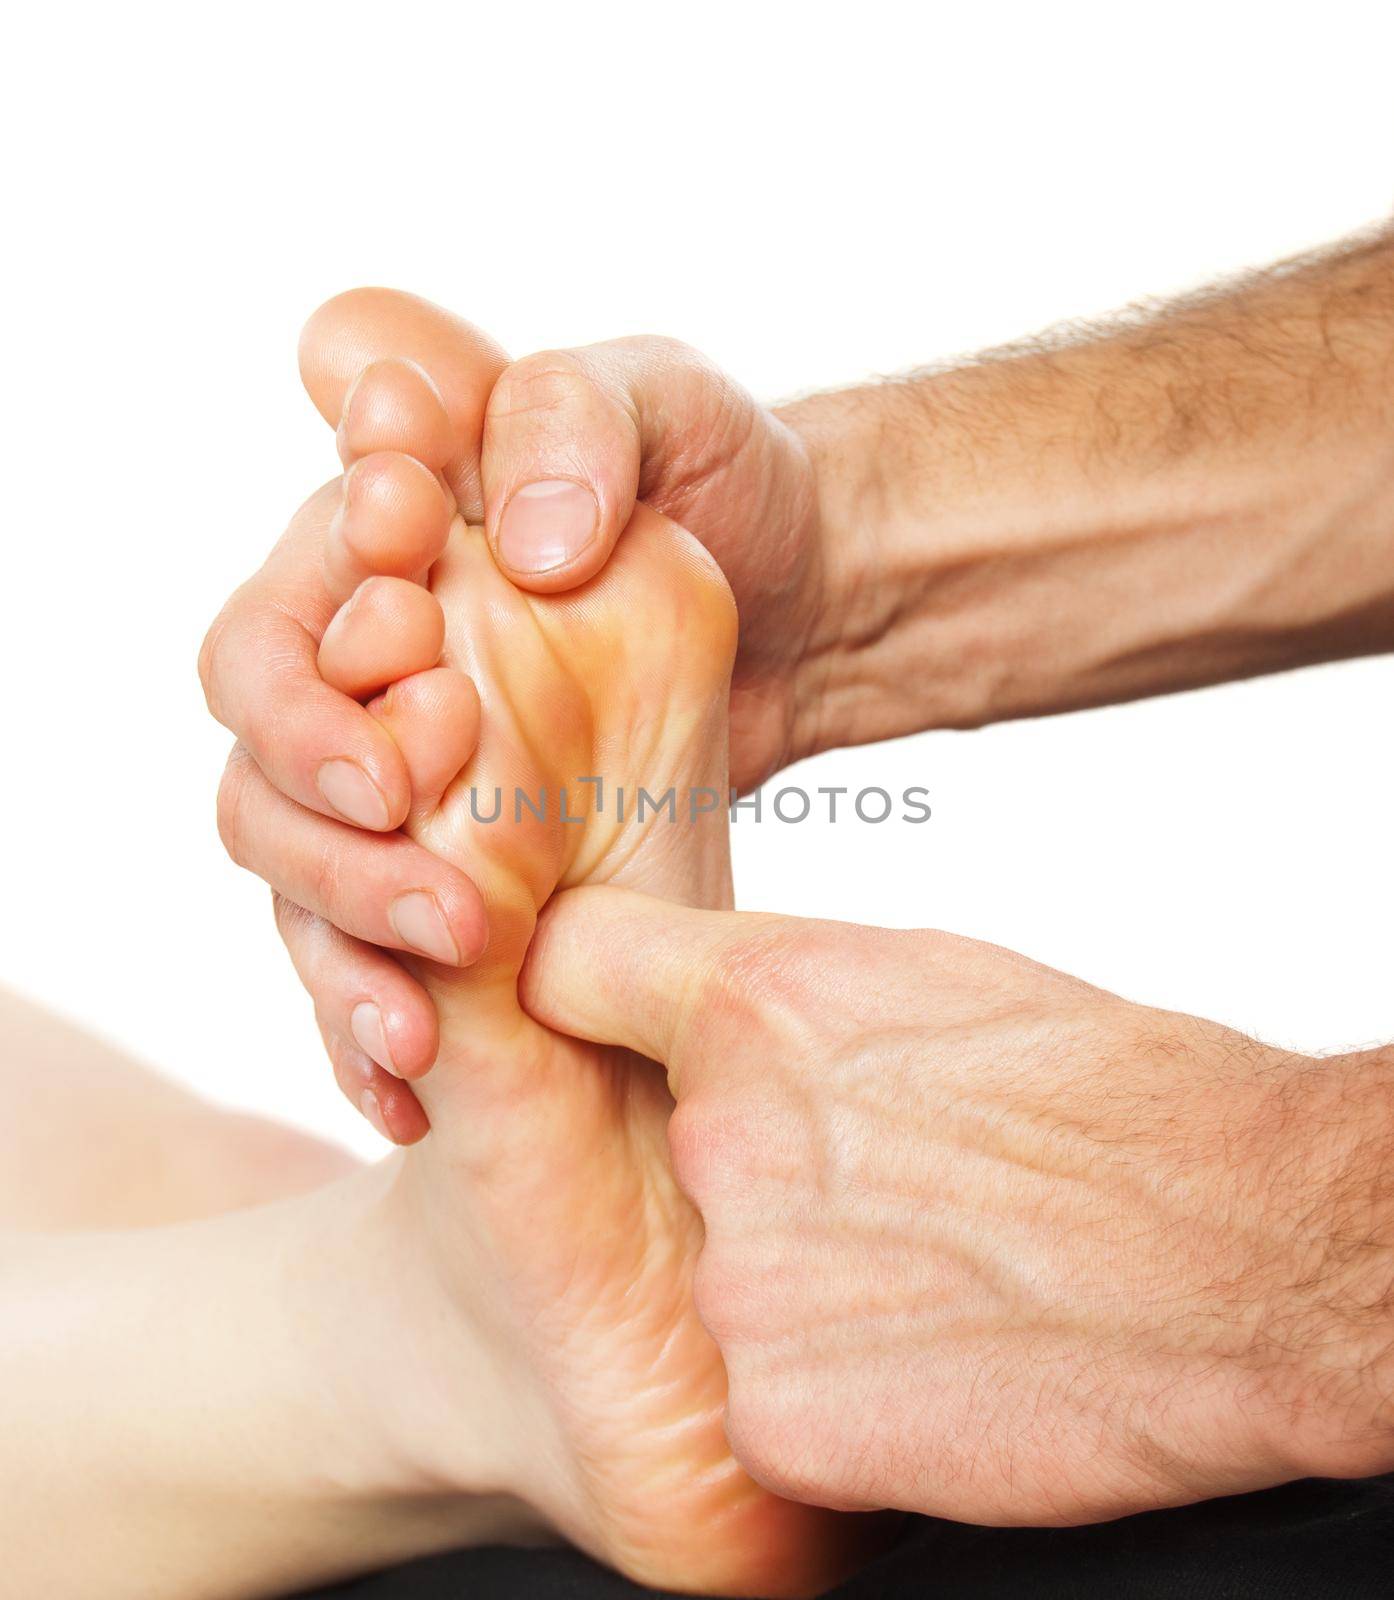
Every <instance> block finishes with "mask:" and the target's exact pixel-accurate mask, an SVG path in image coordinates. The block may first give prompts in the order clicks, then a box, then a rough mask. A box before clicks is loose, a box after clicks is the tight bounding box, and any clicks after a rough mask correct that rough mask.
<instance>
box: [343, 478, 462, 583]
mask: <svg viewBox="0 0 1394 1600" xmlns="http://www.w3.org/2000/svg"><path fill="white" fill-rule="evenodd" d="M454 514H455V506H454V502H453V501H452V500H448V499H447V497H446V495H445V493H444V491H443V490H442V489H441V486H440V483H439V482H438V481H437V479H436V478H435V477H434V476H433V474H432V473H431V472H430V470H429V469H428V468H427V467H426V466H425V465H424V464H423V463H422V462H421V461H419V460H417V459H416V457H414V456H409V455H401V454H399V453H397V452H394V451H385V450H381V451H376V452H374V453H373V454H371V455H367V456H364V457H363V458H362V459H361V460H359V461H355V462H354V463H353V465H352V466H351V467H349V469H348V471H347V472H346V473H345V474H344V485H343V503H342V505H341V506H340V508H339V510H338V511H337V512H336V513H335V516H334V520H333V522H332V523H331V524H330V528H329V534H328V538H327V540H326V545H325V552H324V581H325V587H326V588H327V589H328V591H329V594H330V597H331V598H332V599H333V600H335V601H336V602H342V601H344V600H347V599H348V597H349V596H350V595H351V594H352V593H353V592H354V590H355V589H356V588H357V587H358V586H359V584H360V583H362V582H363V580H364V579H365V578H368V577H372V576H373V575H374V574H382V575H385V576H388V577H394V578H410V579H413V580H415V581H420V580H421V579H422V578H423V577H424V576H425V574H426V571H427V569H428V568H429V567H430V566H431V563H432V562H434V561H435V560H436V558H437V557H438V556H439V555H440V553H441V551H442V550H444V549H445V544H446V540H447V538H448V537H449V534H450V521H451V518H452V517H453V516H454Z"/></svg>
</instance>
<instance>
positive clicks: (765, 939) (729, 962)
mask: <svg viewBox="0 0 1394 1600" xmlns="http://www.w3.org/2000/svg"><path fill="white" fill-rule="evenodd" d="M805 989H806V984H805V982H804V980H803V977H802V975H801V973H800V970H799V962H798V959H797V945H796V940H795V937H794V935H793V934H792V933H791V932H790V930H789V929H788V928H787V927H786V925H785V921H784V919H783V918H778V917H775V918H770V919H769V920H768V921H766V922H764V923H763V924H762V925H761V926H759V927H756V928H753V929H748V930H745V931H743V932H742V933H741V934H740V935H739V936H738V937H736V938H733V939H731V940H729V941H728V942H727V943H725V944H724V945H722V946H721V947H720V948H719V949H718V950H716V951H715V952H714V953H713V955H712V956H711V958H710V960H709V961H708V962H707V963H706V964H705V965H704V967H703V969H702V971H701V973H700V975H699V976H698V978H697V979H696V981H695V983H694V986H693V993H692V995H691V996H690V1006H689V1009H690V1012H691V1014H692V1016H693V1018H694V1019H705V1020H706V1021H707V1022H708V1023H710V1024H713V1025H716V1026H719V1027H721V1029H722V1030H723V1032H725V1031H728V1030H729V1031H731V1032H733V1033H734V1034H735V1036H736V1038H742V1037H750V1038H757V1039H763V1038H764V1037H765V1036H766V1035H767V1034H768V1033H769V1031H770V1029H771V1027H772V1026H773V1025H774V1024H775V1023H776V1022H777V1019H778V1017H779V1016H780V1014H781V1013H783V1012H788V1011H794V1012H797V1011H799V1010H800V1009H802V1007H803V1005H804V1003H805Z"/></svg>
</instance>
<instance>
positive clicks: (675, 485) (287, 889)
mask: <svg viewBox="0 0 1394 1600" xmlns="http://www.w3.org/2000/svg"><path fill="white" fill-rule="evenodd" d="M415 304H416V306H417V307H418V308H419V314H418V315H412V314H411V310H410V307H411V302H410V297H406V296H401V295H393V294H389V293H387V292H385V291H379V290H361V291H357V292H355V293H351V294H347V295H341V296H339V297H338V298H337V299H335V300H331V301H330V302H329V303H328V304H327V305H326V306H324V307H322V308H321V310H320V311H319V312H317V313H316V315H315V316H314V317H313V318H312V319H311V320H310V323H309V325H308V326H307V328H306V330H305V333H304V336H303V338H302V341H301V351H300V355H301V367H302V371H303V372H304V374H305V378H306V382H307V386H308V387H309V388H310V390H311V393H312V396H316V397H319V399H320V400H321V401H322V400H323V397H324V396H325V395H331V396H334V397H335V404H334V405H333V406H331V407H330V409H328V410H326V411H325V412H324V414H325V417H326V420H327V421H328V422H329V423H330V425H331V426H333V427H335V428H336V429H337V430H338V445H339V452H340V456H341V458H342V459H343V461H344V463H345V465H346V467H347V468H348V471H347V473H346V475H345V479H344V487H343V506H342V510H341V512H340V513H339V516H338V518H337V519H336V523H335V527H336V530H337V531H338V532H339V533H341V534H342V538H341V539H339V541H338V544H339V547H340V549H341V550H345V551H348V552H353V551H357V552H358V554H357V558H356V564H355V558H354V557H353V556H352V555H350V558H349V559H348V561H347V562H341V566H342V570H339V571H337V572H336V573H335V577H336V578H337V584H336V585H331V586H329V587H327V586H326V583H325V577H324V573H325V554H326V549H325V541H324V539H323V538H322V537H320V536H319V535H318V534H316V533H315V531H314V530H311V532H310V534H309V535H307V534H306V532H305V531H304V528H303V525H302V526H297V527H296V528H295V529H294V530H293V531H292V532H291V533H288V534H287V535H286V536H285V538H283V539H282V540H281V542H280V543H279V544H278V545H277V547H276V549H275V550H274V551H273V552H272V554H271V556H270V558H269V559H268V560H267V562H266V564H265V566H263V567H262V569H261V570H260V571H259V572H258V573H257V574H256V575H255V576H254V577H253V578H252V579H251V580H250V581H249V582H248V583H247V584H245V585H244V586H243V587H242V588H241V589H240V590H238V592H237V593H236V594H235V595H234V596H233V597H232V598H231V599H230V600H229V602H228V604H227V605H226V606H225V607H224V609H223V611H222V613H221V615H220V616H219V617H218V619H217V621H216V622H215V623H214V625H213V627H212V628H211V629H210V631H209V634H208V637H207V639H206V641H205V643H204V647H203V651H202V653H201V656H200V662H199V666H200V673H201V676H202V678H203V684H204V689H205V692H206V694H207V697H208V702H209V706H210V708H211V709H212V711H213V713H214V715H215V716H216V717H217V718H218V719H219V720H220V721H221V722H223V723H224V724H225V725H226V726H227V727H228V728H230V729H231V730H232V732H233V733H234V734H236V736H237V739H238V741H239V742H238V745H237V747H236V748H235V750H234V751H233V755H232V759H231V760H230V762H229V764H228V769H227V773H226V775H225V777H224V781H223V788H222V793H221V794H220V797H219V823H220V827H221V830H222V832H223V836H224V839H225V840H226V841H227V843H228V846H229V849H230V850H231V851H232V853H233V855H234V856H235V858H236V859H237V860H238V861H239V862H240V863H241V864H242V865H244V866H246V867H248V868H250V869H251V870H252V871H254V872H255V873H257V874H258V875H259V876H260V877H262V878H264V879H266V881H267V882H268V883H269V884H270V885H271V887H272V889H273V891H275V894H276V899H277V911H278V923H279V925H280V928H281V932H282V934H283V936H284V938H285V940H286V943H287V945H288V947H289V948H290V951H291V955H292V957H293V959H294V960H295V964H296V967H297V969H298V970H299V972H300V973H301V975H302V977H303V978H304V980H305V982H306V985H307V987H308V988H309V989H310V991H311V994H312V996H313V998H314V999H315V1002H316V1006H317V1009H318V1011H319V1012H320V1014H321V1015H323V1016H326V1017H337V1018H348V1017H349V1016H351V1015H352V1014H353V1013H354V1011H355V1009H356V1007H358V1006H359V1005H360V1004H362V1003H363V1002H365V1001H367V1002H369V1003H371V1004H373V1005H375V1006H376V1007H377V1008H378V1011H379V1013H380V1014H381V1016H382V1018H383V1030H384V1032H385V1034H386V1035H387V1036H388V1037H390V1039H391V1041H392V1051H393V1057H394V1061H393V1063H391V1064H392V1065H394V1066H395V1068H396V1069H397V1070H400V1071H402V1072H403V1073H405V1074H406V1075H409V1076H412V1075H416V1074H419V1073H421V1072H423V1071H425V1070H426V1069H427V1068H428V1067H429V1065H430V1063H431V1061H432V1060H433V1058H434V1056H435V1052H436V1045H437V1039H438V1033H437V1022H436V1017H435V1013H434V1008H433V1007H432V1005H431V1003H430V1001H429V999H428V997H427V996H426V994H425V993H424V991H423V990H422V988H421V986H420V985H419V984H418V983H417V982H416V981H415V979H413V978H412V977H410V976H409V975H408V974H407V973H406V972H405V971H404V970H403V969H402V967H401V966H399V965H398V963H397V962H396V961H395V960H394V959H393V957H392V956H391V955H390V954H388V953H387V952H388V950H393V949H395V950H404V951H408V952H410V953H413V954H425V955H428V956H430V957H431V958H432V959H433V960H437V961H443V962H446V963H448V964H451V965H464V964H468V963H469V962H470V961H471V960H472V959H473V958H474V957H475V955H477V953H478V951H479V949H480V948H481V944H482V940H483V937H484V929H483V908H482V905H481V903H480V899H479V896H478V894H477V892H476V889H475V886H474V884H473V883H472V882H471V881H470V880H469V878H468V877H467V876H466V875H465V874H463V873H462V872H461V871H460V870H459V869H458V868H457V867H455V866H452V865H451V864H449V863H447V862H445V861H442V860H439V859H437V858H436V857H435V856H433V855H431V854H430V853H429V852H428V851H426V850H424V849H423V848H421V847H420V846H419V845H418V844H416V843H414V842H412V841H410V840H408V839H407V838H405V837H402V836H399V835H397V834H395V833H393V834H392V836H391V837H390V838H375V837H373V836H372V832H369V831H359V830H372V831H373V832H377V833H384V834H386V833H389V832H390V831H391V830H395V829H397V828H398V827H399V826H400V825H401V823H402V822H403V820H404V818H405V817H406V815H407V812H408V807H409V804H410V794H409V785H408V779H407V774H406V769H405V766H404V765H403V761H402V757H401V754H400V752H399V751H398V750H397V748H396V747H395V745H394V744H393V741H392V740H391V738H390V737H389V736H388V734H387V733H386V731H385V730H384V729H383V728H382V726H381V725H380V724H379V723H378V722H377V721H376V720H374V718H373V717H372V716H370V715H369V713H368V712H367V711H366V710H365V709H364V707H363V706H362V705H360V704H358V703H357V702H356V701H355V700H353V699H352V698H350V697H349V696H347V695H344V694H341V693H339V692H337V691H336V690H335V689H332V688H330V687H329V686H328V685H327V684H325V683H324V682H323V681H322V680H321V677H320V673H319V666H318V660H317V656H318V650H319V645H320V641H321V639H322V637H323V635H324V631H325V629H326V627H327V626H328V623H329V621H330V619H331V617H332V616H333V615H334V613H335V611H336V609H337V607H338V604H339V603H340V602H341V601H342V600H343V599H345V598H346V597H347V595H348V594H349V593H351V592H352V590H353V589H354V587H355V585H356V584H357V582H358V581H359V580H360V579H362V578H365V577H367V576H368V575H369V574H372V573H377V572H380V571H382V570H383V566H382V561H381V552H380V551H379V550H378V549H376V548H375V545H374V540H375V529H377V528H380V527H381V526H382V525H383V523H384V521H385V520H390V521H393V522H394V523H395V524H398V525H399V524H400V523H401V520H402V517H403V510H404V507H405V509H406V513H407V514H408V515H409V516H411V517H415V518H416V520H417V521H418V522H419V523H420V528H421V539H420V549H419V551H418V553H417V557H416V561H415V565H408V566H407V567H404V568H403V569H402V575H403V576H408V577H413V576H414V577H419V576H420V575H421V573H422V572H423V571H424V570H425V568H426V567H427V566H429V564H430V562H431V561H432V560H434V558H435V556H436V554H438V548H439V541H438V539H437V537H436V531H437V524H438V522H439V517H438V507H437V506H436V505H435V504H434V502H433V500H432V498H431V495H430V493H429V488H430V485H429V479H426V480H425V482H424V483H423V481H422V480H423V474H421V473H420V472H419V470H416V463H415V462H413V461H404V460H403V458H402V456H401V455H395V454H392V453H390V452H388V453H385V451H384V440H386V441H387V443H388V444H391V443H392V429H391V423H392V419H391V418H390V417H384V416H380V415H369V414H366V412H365V409H364V407H362V406H356V405H355V400H354V396H353V394H352V393H350V395H349V397H348V399H347V401H345V402H344V403H343V405H342V409H340V407H339V405H338V397H339V396H342V395H343V393H344V390H345V389H346V388H348V386H349V384H350V381H351V380H352V379H353V377H354V376H355V375H356V374H358V373H359V372H361V371H362V370H363V369H364V368H365V367H368V366H369V365H371V364H372V363H373V362H375V361H378V360H380V359H382V358H394V359H396V358H407V359H414V360H416V361H418V362H420V363H422V364H423V365H425V366H426V367H428V368H429V370H430V371H431V373H432V374H433V376H434V378H435V380H436V382H437V383H438V385H439V387H440V389H441V392H442V396H443V398H444V401H445V411H446V417H447V422H448V426H447V427H446V429H445V430H444V431H443V433H442V438H441V441H440V449H439V452H438V455H439V460H435V459H433V461H432V465H433V466H437V467H438V468H439V471H440V475H441V477H442V479H443V481H444V483H445V484H446V486H447V487H448V489H449V491H450V493H451V495H452V496H453V498H454V501H455V503H456V504H457V505H458V507H459V508H460V510H461V512H462V513H463V514H464V515H465V517H466V519H467V520H468V521H471V522H478V521H481V520H482V521H483V522H484V525H485V529H486V533H487V536H488V538H489V540H490V543H491V544H492V546H493V548H494V550H495V552H496V555H497V559H498V563H499V566H500V567H501V569H502V570H503V571H504V572H505V573H506V574H507V575H509V576H510V577H511V578H512V579H513V580H514V581H515V582H516V583H517V584H518V585H519V586H520V587H522V588H524V589H531V590H534V591H536V592H541V593H552V592H556V591H560V590H565V589H569V588H572V587H574V586H575V585H577V584H579V583H581V582H583V581H584V580H586V579H588V578H590V577H592V576H593V575H594V574H595V573H596V572H598V571H599V570H600V569H601V567H602V566H604V564H605V562H606V560H607V558H608V556H609V554H610V552H611V550H612V548H613V547H614V545H615V542H616V540H617V539H618V538H619V536H620V532H621V530H622V529H623V527H624V526H625V524H626V523H627V522H628V520H629V518H630V514H631V512H632V511H633V508H634V504H635V499H636V496H638V495H642V496H643V498H644V500H645V501H646V502H647V503H648V504H649V505H651V506H652V507H654V508H655V509H657V510H661V511H663V512H665V513H666V514H667V515H669V516H671V517H672V518H673V519H674V520H677V521H679V522H681V523H682V524H683V525H684V526H685V527H687V528H688V529H689V530H691V531H692V532H693V533H694V534H695V535H696V536H697V537H698V538H699V539H700V540H701V541H702V542H703V543H704V544H706V545H707V546H708V548H709V549H710V550H711V551H712V552H713V554H714V555H715V556H716V557H717V559H718V561H719V563H720V564H721V566H722V568H723V570H724V571H725V574H726V576H727V579H728V581H729V582H730V584H731V587H732V589H733V591H734V593H735V596H736V601H737V605H738V608H739V612H740V620H741V633H740V644H739V650H738V655H737V660H736V665H735V670H734V674H733V679H732V691H731V712H732V717H731V734H732V738H731V768H732V770H731V776H732V781H733V782H735V783H737V784H739V785H741V786H743V787H749V786H751V785H752V784H754V783H756V782H758V781H759V780H761V779H762V778H763V777H765V776H766V775H767V774H768V773H769V772H771V771H773V770H774V769H776V768H777V767H779V766H781V765H782V764H784V763H785V762H786V761H789V760H791V759H794V758H796V757H797V756H799V755H801V754H805V753H807V748H808V747H809V745H808V741H809V739H810V738H811V732H810V728H811V724H812V723H813V722H814V721H816V715H817V712H816V703H815V699H814V697H813V695H812V693H811V691H807V692H806V686H805V683H804V679H805V677H807V676H810V675H816V672H817V668H816V665H810V663H816V659H817V657H818V655H819V652H820V651H822V650H823V649H824V648H825V647H826V643H827V641H826V640H825V639H824V634H825V632H826V630H827V627H828V625H829V623H828V617H829V616H831V615H837V614H840V612H841V608H836V607H824V605H823V603H822V596H823V593H824V588H825V577H826V574H825V566H826V563H825V560H824V556H823V554H822V549H821V546H820V543H819V529H818V515H817V508H816V501H815V494H814V487H813V476H812V470H811V467H810V465H809V460H808V456H807V453H806V451H805V448H804V446H803V445H802V444H801V443H800V441H799V440H798V439H797V438H796V437H795V435H794V434H793V433H792V432H790V430H789V429H788V428H787V427H785V426H784V424H783V423H781V422H780V421H778V420H777V419H776V418H775V417H774V416H773V415H772V414H771V413H770V412H768V411H766V410H765V409H763V408H762V407H760V406H759V405H757V404H756V402H755V401H754V400H752V399H751V398H750V396H749V395H747V394H746V393H745V392H744V391H743V390H741V389H739V388H738V387H737V386H736V385H735V384H733V383H731V382H730V381H729V380H727V379H726V378H724V377H723V376H722V375H721V374H720V373H719V372H717V371H716V370H715V369H714V368H713V367H711V366H710V365H709V364H708V363H707V362H706V361H704V360H703V359H702V358H701V357H700V356H698V355H696V354H695V353H694V352H693V351H691V350H688V349H686V348H685V347H683V346H681V345H678V344H676V343H674V342H673V341H669V340H663V339H622V340H617V341H615V342H613V343H610V344H604V345H596V346H591V347H589V348H587V349H583V350H573V351H550V352H545V353H543V354H541V355H537V356H532V357H529V358H528V359H527V360H524V361H519V362H516V363H514V364H513V365H512V366H509V364H508V362H507V358H506V357H505V356H504V354H503V352H502V351H501V350H500V349H499V348H498V346H497V345H495V344H493V343H492V341H490V340H489V339H488V338H486V337H485V335H483V334H482V333H480V332H479V331H478V330H477V329H475V328H473V327H471V326H469V325H468V324H467V323H464V322H461V321H459V320H458V319H453V318H449V317H448V316H447V315H446V313H444V312H441V311H438V310H437V309H436V308H434V307H429V306H426V305H425V304H424V303H423V302H416V303H415ZM443 325H446V329H447V331H446V332H445V333H443V332H442V327H443ZM365 439H367V440H371V441H372V446H371V448H367V447H365V445H364V442H363V441H364V440H365ZM460 441H465V443H464V445H463V447H462V446H461V443H460ZM410 443H411V446H412V448H413V449H416V450H418V451H419V449H420V444H419V441H417V440H415V439H413V440H412V441H410ZM409 453H410V452H409V451H408V454H409ZM394 570H396V569H395V568H394ZM331 589H332V590H333V592H331ZM336 819H337V820H336ZM345 822H348V823H352V824H354V825H355V826H354V827H353V828H348V827H345V826H344V825H343V824H344V823H345ZM339 930H343V931H342V932H340V931H339ZM384 947H385V948H384ZM345 1043H346V1044H354V1043H356V1044H357V1045H358V1046H360V1047H363V1048H371V1049H373V1050H375V1051H376V1054H377V1056H378V1057H381V1056H382V1054H383V1052H382V1051H381V1050H380V1049H378V1048H377V1046H376V1045H375V1044H374V1043H373V1040H372V1039H370V1038H368V1037H366V1036H365V1037H362V1038H357V1039H356V1040H351V1039H348V1038H347V1035H346V1038H345ZM380 1064H382V1065H384V1066H386V1065H389V1062H387V1061H381V1063H380Z"/></svg>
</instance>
